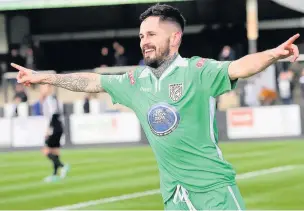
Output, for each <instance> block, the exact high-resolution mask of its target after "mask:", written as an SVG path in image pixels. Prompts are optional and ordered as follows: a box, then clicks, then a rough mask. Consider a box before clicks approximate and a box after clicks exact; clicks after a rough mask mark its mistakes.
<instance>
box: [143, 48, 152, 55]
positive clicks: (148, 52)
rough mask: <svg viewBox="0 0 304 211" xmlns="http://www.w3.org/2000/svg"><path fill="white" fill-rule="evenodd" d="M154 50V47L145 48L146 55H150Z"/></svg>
mask: <svg viewBox="0 0 304 211" xmlns="http://www.w3.org/2000/svg"><path fill="white" fill-rule="evenodd" d="M152 52H154V49H146V50H144V55H145V56H148V55H150V54H151V53H152Z"/></svg>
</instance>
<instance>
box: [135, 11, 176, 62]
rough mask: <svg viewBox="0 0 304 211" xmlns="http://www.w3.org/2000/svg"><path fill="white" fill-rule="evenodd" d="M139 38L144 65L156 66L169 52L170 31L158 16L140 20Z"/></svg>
mask: <svg viewBox="0 0 304 211" xmlns="http://www.w3.org/2000/svg"><path fill="white" fill-rule="evenodd" d="M139 38H140V48H141V50H142V54H143V58H144V62H145V64H146V65H148V66H151V67H154V68H156V67H158V66H159V65H160V64H161V63H162V61H164V60H165V58H166V57H168V55H169V54H170V31H169V30H168V29H167V30H166V23H164V22H161V21H160V20H159V17H153V16H152V17H148V18H147V19H146V20H144V21H143V22H142V24H141V25H140V33H139Z"/></svg>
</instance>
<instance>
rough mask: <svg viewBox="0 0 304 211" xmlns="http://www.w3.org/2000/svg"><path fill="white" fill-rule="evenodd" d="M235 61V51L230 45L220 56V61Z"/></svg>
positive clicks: (224, 48) (225, 47)
mask: <svg viewBox="0 0 304 211" xmlns="http://www.w3.org/2000/svg"><path fill="white" fill-rule="evenodd" d="M235 59H236V58H235V52H234V50H233V49H232V48H231V47H230V46H228V45H226V46H224V47H223V49H222V51H221V53H220V55H219V60H220V61H232V60H235Z"/></svg>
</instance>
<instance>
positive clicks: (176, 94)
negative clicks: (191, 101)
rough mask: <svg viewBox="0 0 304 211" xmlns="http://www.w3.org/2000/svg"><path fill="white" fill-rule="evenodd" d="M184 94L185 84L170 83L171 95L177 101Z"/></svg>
mask: <svg viewBox="0 0 304 211" xmlns="http://www.w3.org/2000/svg"><path fill="white" fill-rule="evenodd" d="M182 95H183V84H182V83H178V84H169V97H170V98H171V100H173V101H174V102H177V101H178V100H179V99H180V98H181V97H182Z"/></svg>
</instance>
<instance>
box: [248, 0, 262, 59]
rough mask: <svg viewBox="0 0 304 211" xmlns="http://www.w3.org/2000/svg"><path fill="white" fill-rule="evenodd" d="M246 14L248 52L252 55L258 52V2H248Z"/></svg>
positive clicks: (253, 0)
mask: <svg viewBox="0 0 304 211" xmlns="http://www.w3.org/2000/svg"><path fill="white" fill-rule="evenodd" d="M246 14H247V38H248V51H249V53H250V54H251V53H256V52H257V39H258V36H259V20H258V2H257V0H247V1H246Z"/></svg>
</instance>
